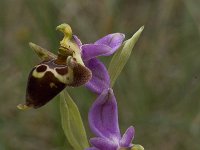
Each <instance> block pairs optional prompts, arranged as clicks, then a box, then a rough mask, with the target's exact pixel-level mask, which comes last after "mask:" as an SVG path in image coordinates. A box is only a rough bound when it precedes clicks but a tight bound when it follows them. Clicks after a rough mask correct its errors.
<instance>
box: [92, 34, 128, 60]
mask: <svg viewBox="0 0 200 150" xmlns="http://www.w3.org/2000/svg"><path fill="white" fill-rule="evenodd" d="M124 38H125V35H124V34H122V33H113V34H108V35H107V36H104V37H103V38H101V39H99V40H98V41H96V42H95V43H94V44H102V45H107V46H109V47H110V48H111V51H110V52H109V53H106V54H104V56H109V55H111V54H113V53H114V52H115V51H116V50H117V49H118V48H119V47H120V46H121V45H122V42H123V40H124Z"/></svg>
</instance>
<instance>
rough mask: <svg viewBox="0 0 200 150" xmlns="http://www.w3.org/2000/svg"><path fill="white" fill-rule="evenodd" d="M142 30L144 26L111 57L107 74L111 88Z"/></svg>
mask: <svg viewBox="0 0 200 150" xmlns="http://www.w3.org/2000/svg"><path fill="white" fill-rule="evenodd" d="M143 29H144V26H142V27H141V28H140V29H139V30H138V31H137V32H136V33H135V34H134V35H133V36H132V37H131V38H130V39H128V40H126V41H125V42H124V43H123V44H122V46H121V47H120V48H119V50H117V52H116V53H115V55H114V56H113V58H112V60H111V62H110V65H109V67H108V72H109V74H110V80H111V87H112V86H113V85H114V83H115V81H116V79H117V77H118V76H119V74H120V73H121V71H122V69H123V68H124V66H125V64H126V63H127V61H128V59H129V57H130V55H131V52H132V50H133V47H134V45H135V43H136V42H137V40H138V38H139V37H140V34H141V33H142V31H143Z"/></svg>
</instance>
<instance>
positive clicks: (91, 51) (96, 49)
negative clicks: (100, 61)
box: [81, 44, 112, 61]
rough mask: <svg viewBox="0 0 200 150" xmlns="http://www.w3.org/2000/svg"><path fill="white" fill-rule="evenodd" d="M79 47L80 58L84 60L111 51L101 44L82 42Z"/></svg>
mask: <svg viewBox="0 0 200 150" xmlns="http://www.w3.org/2000/svg"><path fill="white" fill-rule="evenodd" d="M81 49H82V58H83V60H85V61H86V60H89V59H92V58H95V57H97V56H101V55H105V54H107V53H109V52H111V51H112V49H111V48H110V47H109V46H107V45H103V44H84V45H82V46H81Z"/></svg>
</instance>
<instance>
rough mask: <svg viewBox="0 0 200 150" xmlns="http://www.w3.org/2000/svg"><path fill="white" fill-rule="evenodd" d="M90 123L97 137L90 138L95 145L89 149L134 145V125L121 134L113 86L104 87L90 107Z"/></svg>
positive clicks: (118, 149)
mask: <svg viewBox="0 0 200 150" xmlns="http://www.w3.org/2000/svg"><path fill="white" fill-rule="evenodd" d="M89 125H90V128H91V130H92V132H93V133H94V134H95V135H96V137H95V138H91V139H90V143H91V145H92V146H93V147H91V148H87V150H120V149H124V148H131V147H132V146H133V144H132V140H133V138H134V133H135V131H134V128H133V127H132V126H130V127H129V128H128V129H127V130H126V132H125V133H124V135H123V136H121V134H120V130H119V123H118V112H117V102H116V98H115V96H114V93H113V90H112V89H111V88H107V89H104V90H103V92H102V93H101V94H100V95H99V96H98V98H97V99H96V101H95V102H94V103H93V105H92V107H91V108H90V111H89Z"/></svg>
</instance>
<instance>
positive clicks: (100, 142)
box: [90, 137, 119, 150]
mask: <svg viewBox="0 0 200 150" xmlns="http://www.w3.org/2000/svg"><path fill="white" fill-rule="evenodd" d="M90 143H91V144H92V145H93V146H94V147H96V148H98V149H100V150H116V149H117V147H118V146H119V145H118V144H119V143H118V142H117V143H114V142H113V141H111V140H109V139H105V138H99V137H97V138H92V139H90Z"/></svg>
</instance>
